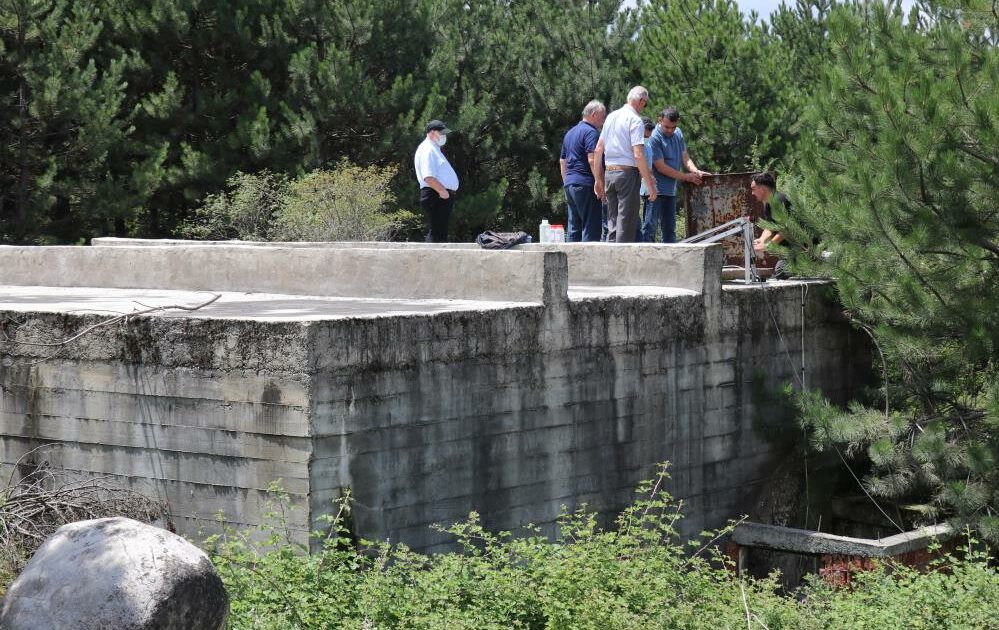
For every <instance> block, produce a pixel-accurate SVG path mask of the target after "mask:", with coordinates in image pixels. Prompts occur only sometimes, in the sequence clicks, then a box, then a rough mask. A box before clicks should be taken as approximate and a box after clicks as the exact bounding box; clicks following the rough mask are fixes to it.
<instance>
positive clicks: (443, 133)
mask: <svg viewBox="0 0 999 630" xmlns="http://www.w3.org/2000/svg"><path fill="white" fill-rule="evenodd" d="M648 103H649V91H648V90H646V89H645V88H644V87H642V86H640V85H639V86H635V87H633V88H631V90H630V91H629V92H628V99H627V102H626V103H625V104H624V105H623V106H622V107H621V108H620V109H617V110H614V111H613V112H610V113H609V114H608V113H607V108H606V106H604V104H603V103H601V102H600V101H598V100H592V101H590V102H589V103H587V104H586V106H585V107H583V114H582V120H580V121H579V123H577V124H576V125H575V126H574V127H572V128H571V129H570V130H569V131H568V132H567V133H566V134H565V137H564V139H563V140H562V151H561V153H560V155H559V167H560V170H561V173H562V185H563V187H564V189H565V199H566V203H567V205H568V210H569V230H568V234H567V235H566V236H567V239H566V240H568V241H569V242H588V241H607V242H611V243H634V242H645V243H654V242H656V238H657V235H658V234H660V233H661V234H662V242H663V243H673V242H675V241H676V193H677V182H678V181H682V182H687V183H690V184H694V185H700V184H701V182H702V178H703V177H704V176H706V175H710V174H711V173H708V172H706V171H702V170H700V169H699V168H697V164H695V163H694V160H692V159H691V157H690V154H689V153H688V152H687V143H686V141H685V140H684V137H683V132H682V131H681V130H680V128H679V126H678V125H679V122H680V118H681V117H680V112H679V111H678V110H677V108H676V107H673V106H669V107H666V108H665V109H663V110H662V111H660V112H659V113H658V115H657V116H656V121H655V122H653V121H652V119H651V118H648V117H643V116H642V112H643V111H644V110H645V108H646V106H648ZM425 132H426V138H425V139H424V141H423V142H422V143H421V144H420V146H419V147H418V148H417V150H416V155H415V157H414V166H415V168H416V178H417V181H418V182H419V184H420V206H421V207H422V208H423V210H424V212H425V213H426V214H427V217H428V221H429V224H430V229H429V232H428V233H427V241H428V242H434V243H442V242H446V241H447V233H448V222H449V220H450V217H451V210H452V208H453V207H454V197H455V194H456V192H457V190H458V176H457V174H456V173H455V171H454V168H453V167H452V166H451V163H450V162H448V159H447V158H446V157H445V156H444V153H443V152H442V151H441V147H443V146H444V144H445V142H446V141H447V134H448V133H450V129H448V128H447V126H446V125H445V124H444V123H443V122H441V121H440V120H432V121H430V122H429V123H428V124H427V126H426V129H425ZM751 192H752V194H753V196H754V197H756V198H757V199H758V200H759V201H760V202H762V203H763V204H764V216H765V217H766V218H767V219H768V220H770V219H772V217H771V214H770V208H771V202H772V201H774V200H775V199H776V202H777V203H779V204H781V205H783V206H784V207H785V210H788V209H790V204H789V203H788V201H787V197H786V196H784V195H783V193H777V192H776V182H775V181H774V178H773V175H771V174H769V173H760V174H758V175H756V176H754V177H753V181H752V185H751ZM640 208H641V210H642V215H641V216H639V209H640ZM781 240H782V236H781V235H780V234H779V233H772V232H771V231H770V230H764V232H763V234H762V235H761V236H760V238H757V239H756V241H755V242H754V243H753V246H754V249H756V251H758V252H762V251H763V250H764V249H765V248H766V246H767V245H768V244H770V243H774V244H776V243H779V242H781ZM779 267H780V265H779ZM775 272H776V273H775V277H781V276H784V275H785V273H786V272H785V270H784V269H783V268H780V269H777V270H775ZM785 277H786V276H785Z"/></svg>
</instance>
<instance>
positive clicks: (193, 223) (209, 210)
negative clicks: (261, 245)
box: [178, 171, 288, 241]
mask: <svg viewBox="0 0 999 630" xmlns="http://www.w3.org/2000/svg"><path fill="white" fill-rule="evenodd" d="M226 188H227V189H228V191H223V192H220V193H218V194H214V195H208V196H207V197H206V198H205V201H204V202H203V203H202V205H201V206H199V207H198V208H196V209H195V210H194V213H193V217H192V218H191V220H190V221H188V222H187V223H185V224H184V225H182V226H181V227H180V228H179V230H178V231H179V234H180V236H181V237H183V238H191V239H196V240H229V239H239V240H243V241H266V240H268V239H269V236H270V233H271V224H272V223H273V222H274V215H275V214H276V213H277V211H278V209H279V208H280V207H281V204H282V202H283V200H284V197H285V195H286V194H287V188H288V180H287V178H286V177H284V176H283V175H276V174H274V173H270V172H268V171H263V172H261V173H257V174H250V173H236V174H235V175H233V176H232V177H230V178H229V181H228V182H226Z"/></svg>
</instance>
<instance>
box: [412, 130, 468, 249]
mask: <svg viewBox="0 0 999 630" xmlns="http://www.w3.org/2000/svg"><path fill="white" fill-rule="evenodd" d="M426 132H427V138H426V139H425V140H424V141H423V142H421V143H420V146H418V147H417V148H416V156H415V157H414V158H413V164H414V166H416V179H417V181H419V182H420V207H422V208H423V211H424V212H426V213H427V219H428V221H429V222H430V230H429V231H428V232H427V242H428V243H446V242H447V224H448V220H449V219H450V218H451V208H452V207H453V206H454V194H455V192H456V191H457V190H458V174H457V173H455V172H454V169H453V168H451V163H450V162H448V161H447V158H446V157H444V153H443V152H442V151H441V147H443V146H444V143H445V142H446V141H447V134H449V133H450V132H451V130H450V129H448V128H447V126H446V125H445V124H444V123H442V122H441V121H439V120H431V121H430V122H429V123H427V129H426Z"/></svg>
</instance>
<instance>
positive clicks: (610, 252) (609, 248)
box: [93, 237, 721, 292]
mask: <svg viewBox="0 0 999 630" xmlns="http://www.w3.org/2000/svg"><path fill="white" fill-rule="evenodd" d="M93 243H94V246H95V247H172V248H176V247H215V248H218V247H221V248H230V247H260V248H267V249H273V248H285V247H288V248H306V249H308V248H315V249H359V248H363V249H381V250H405V251H410V252H412V251H425V250H428V249H432V250H437V249H446V250H449V251H456V250H472V251H478V252H482V253H485V252H486V251H487V250H483V249H481V248H480V247H479V246H478V245H476V244H474V243H399V242H391V241H372V242H367V243H352V242H342V241H338V242H311V243H310V242H298V243H280V242H266V241H182V240H172V239H140V238H111V237H106V238H95V239H94V240H93ZM719 247H720V246H719V245H676V244H670V245H661V244H660V245H651V244H621V245H618V244H614V245H608V244H607V243H558V244H555V243H546V244H540V243H527V244H524V245H517V246H515V247H514V248H513V250H512V251H518V252H560V253H564V254H565V256H566V259H567V260H568V264H569V284H570V285H578V286H659V287H663V286H666V287H676V288H681V289H689V290H692V291H698V292H701V291H704V290H705V287H707V290H708V291H718V289H719V286H720V282H721V276H720V275H719V274H718V273H715V267H716V265H715V259H714V258H712V256H717V254H712V253H711V252H712V251H714V250H717V249H718V248H719ZM719 264H720V263H719ZM706 270H707V273H705V271H706Z"/></svg>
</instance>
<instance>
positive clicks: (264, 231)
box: [181, 161, 416, 241]
mask: <svg viewBox="0 0 999 630" xmlns="http://www.w3.org/2000/svg"><path fill="white" fill-rule="evenodd" d="M395 172H396V169H395V168H391V167H386V168H381V167H377V166H369V167H360V166H356V165H354V164H351V163H349V162H346V161H343V162H340V163H339V164H338V165H337V166H336V168H335V169H334V170H331V171H324V170H318V171H313V172H311V173H307V174H305V175H303V176H302V177H299V178H298V179H295V180H289V179H288V178H287V177H286V176H284V175H280V174H275V173H270V172H268V171H263V172H261V173H257V174H247V173H237V174H236V175H234V176H233V177H231V178H229V181H228V182H227V189H228V190H227V191H223V192H221V193H219V194H217V195H209V196H208V197H207V198H206V199H205V202H204V203H203V204H202V205H201V207H199V208H197V209H196V210H195V211H194V218H193V219H192V220H191V221H189V222H188V223H187V224H185V225H184V226H182V228H181V235H182V236H183V237H185V238H194V239H211V240H227V239H234V238H235V239H240V240H248V241H261V240H272V241H385V240H389V239H391V238H392V236H393V235H394V234H395V233H396V232H397V231H399V230H400V229H402V228H403V227H404V226H406V225H407V224H409V223H410V222H412V221H413V220H415V219H416V215H414V214H413V213H411V212H408V211H396V212H388V211H387V210H386V209H387V208H388V207H391V206H392V205H393V204H394V203H395V196H394V195H393V194H392V192H391V190H390V188H389V184H390V182H391V180H392V178H393V177H394V176H395Z"/></svg>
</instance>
